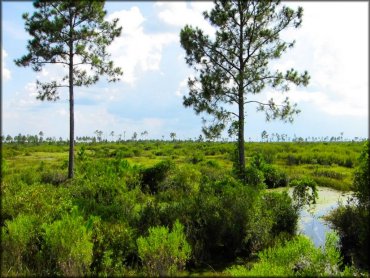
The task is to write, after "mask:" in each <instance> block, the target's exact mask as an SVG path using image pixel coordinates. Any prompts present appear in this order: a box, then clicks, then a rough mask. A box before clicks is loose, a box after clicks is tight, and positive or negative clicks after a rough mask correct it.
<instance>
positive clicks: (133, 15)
mask: <svg viewBox="0 0 370 278" xmlns="http://www.w3.org/2000/svg"><path fill="white" fill-rule="evenodd" d="M114 18H119V25H120V26H122V34H121V36H120V37H119V38H116V39H115V40H114V41H113V43H112V44H111V46H109V49H108V51H109V52H110V53H112V58H113V60H114V62H115V64H116V65H117V66H120V67H122V69H123V77H122V81H123V82H125V83H128V84H130V85H133V84H134V83H135V82H136V81H137V80H138V79H139V78H138V76H139V75H140V74H141V73H143V72H147V71H160V62H161V59H162V50H163V48H164V47H165V46H166V45H168V44H171V43H174V42H177V41H178V36H177V34H174V33H158V34H148V33H146V32H145V30H144V28H143V23H144V21H145V18H144V16H143V15H142V13H141V11H140V9H139V8H138V7H136V6H135V7H132V8H131V9H130V10H121V11H117V12H114V13H112V14H110V15H109V16H108V17H107V19H108V20H112V19H114Z"/></svg>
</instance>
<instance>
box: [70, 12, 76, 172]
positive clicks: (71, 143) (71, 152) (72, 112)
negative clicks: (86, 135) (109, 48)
mask: <svg viewBox="0 0 370 278" xmlns="http://www.w3.org/2000/svg"><path fill="white" fill-rule="evenodd" d="M72 30H73V25H72V18H71V19H70V36H71V37H70V42H69V164H68V178H69V179H72V178H73V176H74V173H73V168H74V145H75V140H74V137H75V136H74V129H75V127H74V98H73V38H72V36H73V33H72Z"/></svg>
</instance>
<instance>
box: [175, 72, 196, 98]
mask: <svg viewBox="0 0 370 278" xmlns="http://www.w3.org/2000/svg"><path fill="white" fill-rule="evenodd" d="M189 77H190V78H191V77H193V76H189ZM187 88H188V78H185V79H183V80H181V81H180V83H179V86H178V87H177V90H176V92H175V95H176V96H178V97H182V96H184V95H185V93H186V90H187Z"/></svg>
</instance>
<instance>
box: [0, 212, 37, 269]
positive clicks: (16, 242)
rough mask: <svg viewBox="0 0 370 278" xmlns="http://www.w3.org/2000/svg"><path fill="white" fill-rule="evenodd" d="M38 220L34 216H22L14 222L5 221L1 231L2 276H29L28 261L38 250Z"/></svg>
mask: <svg viewBox="0 0 370 278" xmlns="http://www.w3.org/2000/svg"><path fill="white" fill-rule="evenodd" d="M36 231H37V218H36V216H33V215H23V214H20V215H18V216H17V217H16V218H14V219H13V220H7V221H5V226H4V227H2V231H1V238H2V240H1V241H2V242H1V247H2V260H1V261H2V264H1V269H2V274H3V275H4V276H6V275H12V276H13V275H15V276H19V275H28V274H30V273H29V272H28V271H29V269H28V265H27V261H28V260H29V259H31V257H32V255H33V252H34V250H35V249H36V244H35V237H36V233H37V232H36Z"/></svg>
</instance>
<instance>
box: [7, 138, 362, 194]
mask: <svg viewBox="0 0 370 278" xmlns="http://www.w3.org/2000/svg"><path fill="white" fill-rule="evenodd" d="M361 146H362V143H358V142H333V143H292V142H280V143H276V142H275V143H257V142H249V143H246V145H245V149H246V161H247V164H248V162H249V161H250V158H251V157H252V156H253V155H254V154H255V153H262V155H263V156H264V157H265V159H266V160H267V161H268V162H270V163H271V164H273V165H275V166H276V167H278V168H279V169H281V170H282V171H284V172H285V173H287V175H288V177H289V179H295V178H301V177H303V176H309V177H311V178H313V179H314V180H315V181H316V182H317V183H318V185H319V186H326V187H331V188H334V189H338V190H344V191H348V190H351V185H352V180H353V172H354V168H355V166H356V165H357V157H358V156H359V154H360V150H361ZM82 147H83V148H85V156H86V157H88V158H89V159H108V160H110V159H114V158H115V157H116V156H118V155H120V156H122V157H123V158H125V159H126V160H127V161H128V162H129V163H130V164H133V165H138V166H142V167H151V166H153V165H155V164H157V163H158V162H160V161H162V160H171V161H173V162H174V163H175V164H177V165H180V164H185V163H193V164H196V163H202V162H206V161H216V162H217V163H218V164H219V166H220V167H222V169H224V170H227V171H231V169H232V161H231V153H232V151H233V150H234V148H235V143H224V142H160V141H138V142H124V143H95V144H77V145H76V149H75V153H76V154H77V153H78V152H79V151H80V150H81V148H82ZM2 152H3V158H4V160H5V161H6V163H7V165H8V169H12V170H10V171H9V172H8V173H9V174H11V173H20V172H22V170H26V169H29V168H36V167H37V166H38V165H39V164H40V163H41V161H42V163H44V165H45V167H50V168H54V167H57V168H60V167H62V168H63V167H65V169H67V160H68V146H66V145H63V146H60V145H57V144H55V145H52V144H51V145H50V144H41V145H36V146H29V145H16V144H4V145H3V150H2ZM76 156H77V155H76Z"/></svg>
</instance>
